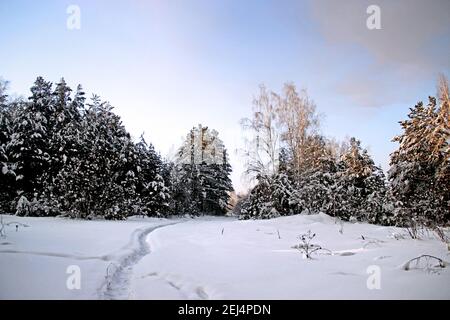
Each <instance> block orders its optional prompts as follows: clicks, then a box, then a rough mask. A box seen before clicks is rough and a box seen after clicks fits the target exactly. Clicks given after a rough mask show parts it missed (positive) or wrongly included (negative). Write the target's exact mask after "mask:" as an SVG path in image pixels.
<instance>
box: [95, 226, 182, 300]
mask: <svg viewBox="0 0 450 320" xmlns="http://www.w3.org/2000/svg"><path fill="white" fill-rule="evenodd" d="M177 223H180V222H174V223H166V224H162V225H158V226H152V227H149V228H139V229H137V230H135V231H134V232H133V234H132V236H131V243H130V244H129V246H130V247H131V249H130V250H127V251H128V252H127V253H126V254H124V255H123V256H121V258H119V259H118V261H117V263H111V264H110V265H109V266H108V268H107V270H106V272H107V274H106V276H105V281H104V283H103V285H102V286H101V288H100V292H99V296H100V298H101V299H106V300H120V299H130V298H131V288H130V281H131V277H132V274H133V267H134V265H136V264H137V263H138V262H139V261H140V260H141V259H142V258H143V257H144V256H145V255H147V254H149V253H150V252H151V251H150V247H149V245H148V243H147V236H148V235H149V234H150V233H151V232H153V231H155V230H156V229H159V228H164V227H167V226H171V225H174V224H177Z"/></svg>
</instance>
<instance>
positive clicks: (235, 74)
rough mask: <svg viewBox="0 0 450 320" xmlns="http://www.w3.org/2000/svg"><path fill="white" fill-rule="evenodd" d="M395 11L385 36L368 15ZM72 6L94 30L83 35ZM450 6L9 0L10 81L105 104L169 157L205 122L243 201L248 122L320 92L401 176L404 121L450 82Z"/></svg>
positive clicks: (4, 6) (418, 1) (341, 123)
mask: <svg viewBox="0 0 450 320" xmlns="http://www.w3.org/2000/svg"><path fill="white" fill-rule="evenodd" d="M370 4H377V5H379V7H380V8H381V27H382V29H381V30H369V29H368V28H367V27H366V19H367V17H368V14H367V13H366V8H367V7H368V6H369V5H370ZM69 5H77V6H79V8H80V10H81V29H80V30H69V29H67V27H66V21H67V18H68V17H69V15H68V14H67V13H66V9H67V7H68V6H69ZM449 21H450V2H449V1H446V0H435V1H429V2H428V3H427V1H425V0H397V1H388V0H378V1H377V0H375V1H365V0H360V1H357V0H348V1H345V2H343V1H333V0H328V1H326V0H316V1H287V0H281V1H256V0H246V1H232V0H228V1H225V0H223V1H212V0H209V1H207V0H203V1H198V0H195V1H194V0H184V1H181V0H179V1H163V0H151V1H137V0H131V1H106V0H104V1H92V0H91V1H77V0H72V1H61V0H58V1H56V0H53V1H50V0H42V1H31V0H28V1H23V0H14V1H13V0H2V1H1V2H0V41H1V45H0V76H1V77H3V78H4V79H6V80H9V81H10V92H11V93H17V94H23V95H25V96H28V94H29V88H30V86H31V84H32V83H33V81H34V80H35V78H36V77H37V76H38V75H42V76H44V77H45V78H46V79H47V80H50V81H53V82H56V81H58V80H59V79H60V78H61V77H62V76H63V77H65V79H66V81H67V82H68V83H69V84H70V85H71V86H72V87H73V88H75V86H76V85H77V84H78V83H81V84H82V85H83V87H84V88H85V90H86V91H87V92H88V93H89V94H90V93H93V92H95V93H97V94H99V95H100V96H101V97H102V98H103V99H106V100H108V101H110V102H111V103H112V105H113V106H115V110H116V112H117V113H118V114H119V115H120V116H121V117H122V119H123V121H124V123H125V125H126V127H127V129H128V130H129V131H130V132H131V133H132V134H133V135H134V136H135V137H137V136H139V135H140V133H142V132H145V136H146V138H147V139H148V140H149V141H151V142H152V143H153V144H154V145H155V146H156V148H157V149H158V150H160V151H161V153H162V155H166V154H168V153H170V152H171V150H173V149H176V148H177V147H178V146H179V145H180V143H181V139H182V137H183V136H184V135H185V134H186V133H187V132H188V130H189V129H190V128H191V127H192V126H195V125H197V124H199V123H202V124H203V125H208V126H210V127H212V128H215V129H216V130H218V131H219V133H220V136H221V138H222V140H224V142H225V144H226V146H227V148H228V149H229V153H230V156H231V161H232V165H233V167H234V172H233V182H234V184H235V187H236V188H237V189H238V190H243V189H244V188H245V184H244V183H243V182H242V181H241V175H242V170H243V168H242V165H241V163H242V159H240V158H239V156H238V155H237V154H236V153H235V152H234V151H235V149H237V148H240V147H241V145H242V142H241V138H240V136H241V134H240V127H239V120H240V119H241V118H242V117H245V116H248V115H249V114H250V111H251V102H252V97H253V95H254V94H256V93H257V92H258V85H259V84H261V83H264V84H266V85H267V86H268V87H269V88H270V89H273V90H275V91H279V90H281V88H282V86H283V83H284V82H287V81H291V82H294V83H295V84H297V86H298V87H299V88H307V90H308V92H309V94H310V96H311V97H312V98H313V99H314V101H315V102H316V104H317V107H318V111H319V112H321V113H322V114H323V115H324V116H323V118H322V133H323V134H325V135H326V136H330V137H336V138H337V139H344V138H345V137H349V136H356V137H357V138H359V139H361V140H362V143H363V145H364V146H366V147H368V148H369V150H370V152H371V154H372V155H373V157H374V159H375V161H376V163H377V164H381V165H382V166H383V168H384V169H387V168H388V162H389V153H390V152H392V151H393V150H394V149H395V147H396V146H395V144H394V143H391V142H390V140H391V139H392V137H393V136H394V135H395V134H397V133H399V132H400V130H399V125H398V121H399V120H402V119H404V118H405V117H406V114H407V111H408V108H409V107H411V106H413V105H414V104H415V103H416V102H417V101H418V100H426V99H427V96H428V95H434V94H435V92H436V86H435V83H436V79H437V75H438V73H439V72H442V73H444V74H446V75H447V76H448V75H449V73H448V72H449V67H450V61H449V60H450V59H449V57H450V41H449V40H450V22H449Z"/></svg>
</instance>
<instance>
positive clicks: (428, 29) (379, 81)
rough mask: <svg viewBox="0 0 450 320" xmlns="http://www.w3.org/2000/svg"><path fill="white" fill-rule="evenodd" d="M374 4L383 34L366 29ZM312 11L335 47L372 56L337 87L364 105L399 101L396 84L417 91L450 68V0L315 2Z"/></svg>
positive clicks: (353, 68)
mask: <svg viewBox="0 0 450 320" xmlns="http://www.w3.org/2000/svg"><path fill="white" fill-rule="evenodd" d="M373 4H375V5H378V6H379V7H380V9H381V29H380V30H369V29H368V28H367V26H366V20H367V18H368V17H369V14H367V13H366V9H367V7H368V6H369V5H373ZM311 9H312V17H313V18H314V20H315V21H316V22H317V24H318V26H319V30H320V31H321V33H322V34H323V36H324V37H325V39H326V41H327V43H328V44H329V45H331V46H335V47H340V46H342V47H347V48H348V47H349V46H353V48H355V47H356V48H358V49H360V50H361V49H362V50H363V52H365V53H366V54H367V58H368V61H369V62H367V63H364V64H362V65H357V66H350V67H349V68H348V70H349V71H348V72H347V74H346V75H345V77H344V79H342V82H341V83H339V84H338V85H337V87H336V89H337V91H338V92H340V93H343V94H346V95H348V96H350V97H351V98H352V99H353V100H354V102H356V103H358V104H359V105H361V106H372V107H374V106H380V105H384V104H385V103H387V102H388V100H390V99H391V98H395V94H394V90H395V84H397V85H398V84H401V83H402V81H408V82H409V85H413V86H414V85H417V84H418V82H420V81H423V80H424V79H432V78H434V77H435V76H436V74H437V73H438V72H446V71H447V70H448V69H449V68H450V59H449V56H450V41H449V39H450V1H448V0H433V1H426V0H370V1H367V0H347V1H330V0H328V1H326V0H315V1H312V2H311ZM398 98H399V99H401V98H402V97H401V95H398ZM394 102H396V101H394Z"/></svg>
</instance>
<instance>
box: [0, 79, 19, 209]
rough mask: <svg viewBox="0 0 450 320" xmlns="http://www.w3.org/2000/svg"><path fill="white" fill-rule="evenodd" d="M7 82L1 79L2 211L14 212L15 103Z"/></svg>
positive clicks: (0, 168)
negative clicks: (11, 152)
mask: <svg viewBox="0 0 450 320" xmlns="http://www.w3.org/2000/svg"><path fill="white" fill-rule="evenodd" d="M6 88H7V82H6V81H3V80H2V79H0V211H3V212H13V211H12V210H13V208H12V200H13V198H14V191H15V180H16V179H15V178H16V174H15V164H14V163H12V162H11V161H10V159H9V155H8V148H7V146H8V143H9V141H10V139H11V133H12V132H11V131H12V128H11V118H12V111H13V110H12V108H13V105H12V104H10V103H9V102H8V95H7V94H6Z"/></svg>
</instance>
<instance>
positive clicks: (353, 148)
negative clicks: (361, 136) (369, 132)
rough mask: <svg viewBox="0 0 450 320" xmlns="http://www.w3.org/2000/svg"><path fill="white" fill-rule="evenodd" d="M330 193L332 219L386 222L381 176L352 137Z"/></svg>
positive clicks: (382, 175)
mask: <svg viewBox="0 0 450 320" xmlns="http://www.w3.org/2000/svg"><path fill="white" fill-rule="evenodd" d="M333 193H334V199H333V202H334V206H333V208H332V212H333V214H334V215H335V216H338V217H340V218H342V219H344V220H362V221H368V222H373V223H380V222H382V221H385V220H386V217H385V215H386V212H385V211H384V207H383V205H382V204H383V202H384V200H385V194H386V185H385V180H384V174H383V173H382V170H381V169H380V168H379V167H377V166H375V164H374V162H373V160H372V158H371V157H370V156H369V154H368V152H367V150H365V149H364V150H363V149H362V148H361V143H360V141H358V140H356V139H355V138H351V139H350V146H349V149H348V151H347V152H345V153H344V154H343V156H342V158H341V160H340V162H339V163H338V170H337V172H336V178H335V179H334V185H333Z"/></svg>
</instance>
